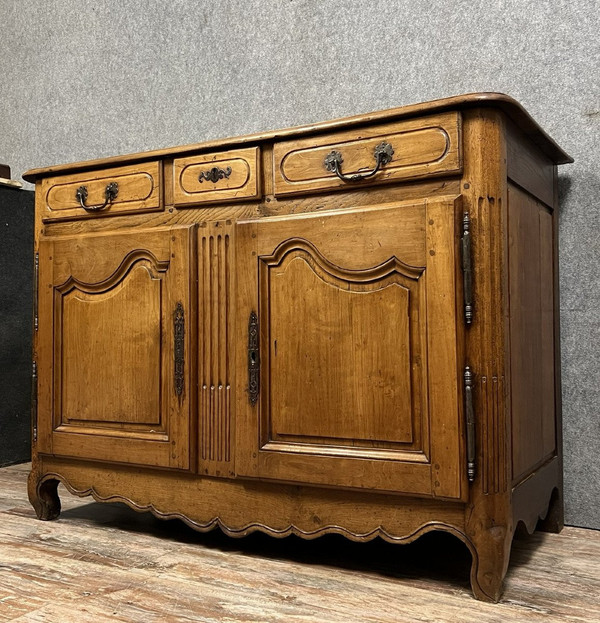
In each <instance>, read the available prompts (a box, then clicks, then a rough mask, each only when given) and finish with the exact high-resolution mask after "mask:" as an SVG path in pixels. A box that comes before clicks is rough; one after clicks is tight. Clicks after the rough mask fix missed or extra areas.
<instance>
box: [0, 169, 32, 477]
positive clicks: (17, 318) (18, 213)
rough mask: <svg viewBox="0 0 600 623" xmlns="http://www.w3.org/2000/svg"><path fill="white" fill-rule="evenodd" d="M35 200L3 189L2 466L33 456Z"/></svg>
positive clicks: (0, 303)
mask: <svg viewBox="0 0 600 623" xmlns="http://www.w3.org/2000/svg"><path fill="white" fill-rule="evenodd" d="M6 168H8V167H6ZM9 175H10V173H8V174H7V177H8V176H9ZM0 177H2V171H0ZM33 196H34V193H33V192H31V191H28V190H17V189H13V188H7V187H2V186H0V228H1V230H0V231H1V232H2V233H1V235H0V318H1V322H0V344H1V345H2V346H1V348H0V396H2V399H1V400H0V466H4V465H10V464H11V463H21V462H24V461H28V460H29V459H30V456H31V432H30V431H31V331H32V300H33V265H32V260H31V258H32V256H33Z"/></svg>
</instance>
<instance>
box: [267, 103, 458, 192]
mask: <svg viewBox="0 0 600 623" xmlns="http://www.w3.org/2000/svg"><path fill="white" fill-rule="evenodd" d="M381 143H388V144H389V145H391V148H392V150H393V154H392V156H391V160H390V161H389V162H388V163H386V164H384V165H383V166H381V168H380V170H379V171H378V172H377V173H376V174H375V175H374V176H373V177H369V178H367V179H364V180H353V181H344V180H342V179H340V178H339V177H338V176H337V174H336V172H335V171H332V170H328V168H327V167H326V166H325V159H326V158H327V156H328V155H329V154H331V152H332V151H335V152H338V153H339V155H341V159H342V163H341V167H340V170H341V173H342V174H343V175H344V176H352V175H357V174H361V175H364V174H367V173H369V172H370V171H372V170H373V169H374V167H375V164H376V159H375V155H374V153H375V149H376V147H377V146H378V145H380V144H381ZM461 170H462V150H461V118H460V114H459V113H458V112H449V113H443V114H440V115H432V116H429V117H421V118H419V119H411V120H407V121H398V122H395V123H387V124H384V125H376V126H369V127H365V128H359V129H352V130H347V131H343V132H336V133H335V134H328V135H326V136H316V137H312V138H307V139H302V140H298V141H286V142H282V143H277V144H275V147H274V189H275V195H286V194H292V193H304V192H313V191H320V190H331V189H337V188H353V189H355V188H359V187H361V186H363V185H364V186H366V185H372V184H380V183H385V182H391V181H398V180H410V179H417V178H423V177H430V176H438V175H447V174H450V173H460V172H461Z"/></svg>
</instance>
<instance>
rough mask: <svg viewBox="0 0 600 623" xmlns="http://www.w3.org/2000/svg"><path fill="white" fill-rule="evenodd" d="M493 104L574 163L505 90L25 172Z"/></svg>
mask: <svg viewBox="0 0 600 623" xmlns="http://www.w3.org/2000/svg"><path fill="white" fill-rule="evenodd" d="M482 106H487V107H493V108H498V109H500V110H502V111H503V112H504V113H505V114H506V115H507V116H508V117H509V118H510V119H512V120H513V121H514V122H515V124H516V125H517V127H518V128H519V129H520V130H521V131H522V132H523V133H524V134H525V135H526V136H527V138H529V140H531V141H532V142H533V143H535V144H536V145H537V146H538V148H539V149H541V151H542V152H543V153H544V154H546V155H547V156H548V157H549V158H550V159H551V160H552V161H553V162H554V163H555V164H567V163H570V162H573V158H571V156H569V155H568V154H567V153H566V152H565V151H563V150H562V149H561V148H560V147H559V146H558V145H557V143H556V142H555V141H554V140H553V139H552V138H551V137H550V136H549V135H548V134H546V132H544V130H543V129H542V128H541V127H540V126H539V125H538V123H537V122H536V121H535V120H534V119H533V118H532V117H531V115H530V114H529V113H528V112H527V111H526V110H525V109H524V108H523V106H521V104H519V102H517V101H516V100H515V99H513V98H512V97H510V96H509V95H505V94H503V93H491V92H490V93H469V94H466V95H457V96H453V97H447V98H444V99H438V100H434V101H431V102H423V103H420V104H410V105H408V106H401V107H399V108H391V109H387V110H382V111H378V112H373V113H367V114H361V115H355V116H353V117H344V118H341V119H333V120H331V121H324V122H320V123H313V124H309V125H303V126H296V127H292V128H285V129H282V130H274V131H271V132H262V133H258V134H248V135H246V136H238V137H231V138H223V139H217V140H212V141H206V142H203V143H193V144H189V145H183V146H179V147H169V148H166V149H158V150H154V151H146V152H140V153H135V154H128V155H124V156H112V157H110V158H102V159H97V160H87V161H83V162H75V163H72V164H62V165H57V166H51V167H44V168H39V169H31V170H29V171H27V172H26V173H24V174H23V179H25V180H27V181H28V182H34V181H35V180H37V179H39V178H42V177H47V176H49V175H57V174H61V173H75V172H78V171H85V170H89V169H96V168H101V167H107V166H114V165H117V164H128V163H134V162H144V161H148V160H153V159H156V158H164V157H173V156H185V155H189V154H192V153H200V152H205V151H209V150H214V149H224V148H227V149H230V148H234V147H237V146H243V145H253V144H254V145H256V144H260V143H262V142H265V141H272V140H279V139H290V138H296V137H298V138H300V137H302V136H309V135H311V134H318V133H323V132H330V131H334V130H338V129H342V128H348V127H352V126H356V125H362V124H365V123H370V122H378V121H384V120H385V121H392V120H398V119H403V118H408V117H415V116H418V115H421V114H425V113H427V114H429V113H437V112H443V111H447V110H452V109H454V110H462V109H466V108H476V107H482Z"/></svg>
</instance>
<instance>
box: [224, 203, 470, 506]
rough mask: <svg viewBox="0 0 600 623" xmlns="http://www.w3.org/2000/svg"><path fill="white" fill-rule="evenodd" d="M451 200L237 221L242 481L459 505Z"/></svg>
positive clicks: (456, 217) (455, 221)
mask: <svg viewBox="0 0 600 623" xmlns="http://www.w3.org/2000/svg"><path fill="white" fill-rule="evenodd" d="M459 204H460V199H456V198H454V197H452V198H443V199H435V200H428V201H422V202H419V203H410V204H409V203H398V204H394V205H384V206H377V207H368V208H357V209H351V210H336V211H331V212H321V213H318V212H317V213H312V214H308V215H295V216H284V217H275V218H271V219H265V220H261V221H246V222H240V223H238V225H237V229H236V236H237V242H238V253H237V258H238V259H237V272H238V294H239V306H238V315H237V327H238V328H237V336H238V338H237V339H238V344H242V345H243V348H239V349H238V355H237V373H238V376H237V378H238V379H239V380H240V381H241V380H242V379H244V381H242V385H241V386H240V390H241V391H238V392H237V394H238V395H237V421H236V426H237V430H236V446H237V455H236V471H237V473H238V474H239V475H244V476H250V477H258V478H264V479H279V480H286V481H298V482H304V483H313V484H318V485H331V486H346V487H364V488H369V489H378V490H387V491H398V492H404V493H410V494H418V495H435V496H440V497H448V498H460V497H461V495H462V494H461V486H462V487H463V489H464V480H465V476H464V474H463V473H462V470H461V469H460V466H461V457H462V455H463V452H464V449H463V447H462V446H463V440H462V437H463V435H462V430H463V428H462V423H461V422H462V410H461V407H460V404H461V401H460V395H459V385H458V378H459V375H458V363H459V362H458V349H457V341H458V339H457V299H456V294H457V292H456V287H457V285H456V284H457V281H458V277H459V273H458V267H457V264H458V261H457V259H458V257H457V249H458V239H457V235H456V232H457V231H458V226H459V222H460V212H459V209H458V208H459ZM254 314H256V316H254ZM255 318H256V326H253V325H254V320H255ZM248 335H250V338H249V337H248ZM246 346H247V347H246ZM257 382H258V385H259V387H258V394H257V395H256V396H253V395H252V393H253V391H254V390H256V389H257V386H256V384H257ZM244 384H245V386H244ZM244 390H245V391H244Z"/></svg>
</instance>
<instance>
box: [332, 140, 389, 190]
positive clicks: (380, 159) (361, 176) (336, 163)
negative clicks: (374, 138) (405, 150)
mask: <svg viewBox="0 0 600 623" xmlns="http://www.w3.org/2000/svg"><path fill="white" fill-rule="evenodd" d="M393 155H394V150H393V149H392V146H391V145H390V144H389V143H386V142H385V141H384V142H383V143H379V145H377V147H375V151H374V153H373V156H374V157H375V168H374V169H373V170H372V171H369V172H368V173H356V174H355V175H350V176H346V175H344V174H343V173H342V162H344V160H343V158H342V154H341V153H340V152H339V151H336V150H335V149H332V150H331V151H330V152H329V153H328V154H327V156H325V161H324V164H325V168H326V169H327V170H328V171H333V172H334V173H335V174H336V175H337V176H338V177H339V178H340V179H341V180H342V181H343V182H362V181H363V180H367V179H369V178H370V177H373V176H374V175H375V174H376V173H377V172H378V171H379V169H380V168H381V167H383V166H385V165H386V164H387V163H388V162H391V161H392V156H393Z"/></svg>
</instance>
